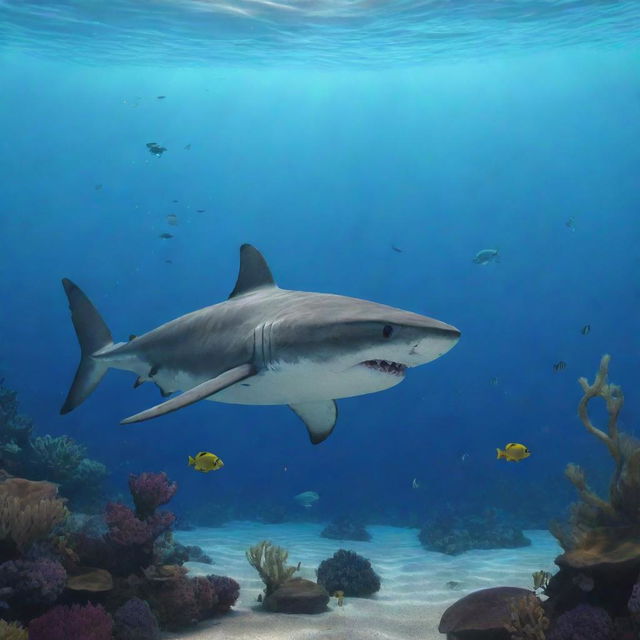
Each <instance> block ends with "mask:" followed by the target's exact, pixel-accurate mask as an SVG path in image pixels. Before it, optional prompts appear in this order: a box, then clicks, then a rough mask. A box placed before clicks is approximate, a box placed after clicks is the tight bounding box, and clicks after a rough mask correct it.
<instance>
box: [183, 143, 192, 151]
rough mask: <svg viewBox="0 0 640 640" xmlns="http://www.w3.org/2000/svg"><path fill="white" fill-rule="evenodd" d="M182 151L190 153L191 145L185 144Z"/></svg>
mask: <svg viewBox="0 0 640 640" xmlns="http://www.w3.org/2000/svg"><path fill="white" fill-rule="evenodd" d="M184 150H185V151H191V143H189V144H185V145H184Z"/></svg>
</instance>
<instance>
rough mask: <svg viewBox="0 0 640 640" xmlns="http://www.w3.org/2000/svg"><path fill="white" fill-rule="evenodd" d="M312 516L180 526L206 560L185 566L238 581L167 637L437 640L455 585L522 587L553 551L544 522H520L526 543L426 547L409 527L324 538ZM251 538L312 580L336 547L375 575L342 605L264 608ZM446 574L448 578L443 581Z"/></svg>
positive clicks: (546, 565) (458, 591)
mask: <svg viewBox="0 0 640 640" xmlns="http://www.w3.org/2000/svg"><path fill="white" fill-rule="evenodd" d="M323 526H324V525H320V524H309V523H305V524H299V523H286V524H276V525H268V524H260V523H256V522H231V523H228V524H227V525H225V526H224V527H220V528H211V529H196V530H194V531H179V532H177V533H176V539H177V540H179V541H180V542H182V543H183V544H197V545H200V546H201V547H202V548H203V549H204V551H205V552H206V553H208V554H209V555H210V556H211V557H212V558H213V559H214V563H215V564H214V565H213V566H211V565H204V564H200V563H196V562H190V563H188V564H187V565H186V566H187V567H189V570H190V575H204V574H206V573H216V574H220V575H228V576H231V577H232V578H235V579H236V580H237V581H238V582H239V583H240V588H241V589H240V598H239V600H238V603H237V605H236V607H235V608H234V610H233V611H232V612H231V613H229V614H227V615H225V616H222V617H220V618H217V619H214V620H211V621H208V622H204V623H201V624H199V625H198V626H197V627H195V628H194V629H193V630H191V631H189V632H186V633H180V634H166V635H165V636H164V637H166V638H176V639H177V638H189V639H193V640H209V639H211V640H214V639H224V640H235V639H236V638H242V639H243V640H410V639H413V638H416V639H418V638H419V639H420V640H443V638H444V636H442V635H441V634H439V633H438V622H439V620H440V616H441V615H442V612H443V611H444V610H445V609H446V608H447V607H448V606H449V605H450V604H452V603H453V602H455V601H456V600H457V599H458V598H460V597H462V596H463V595H465V594H467V593H469V592H471V591H475V590H476V589H482V588H486V587H494V586H501V585H508V586H514V587H526V588H530V587H531V582H532V581H531V574H532V573H533V572H534V571H537V570H539V569H543V570H545V571H553V570H554V564H553V559H554V558H555V557H556V555H558V553H560V548H559V546H558V545H557V543H556V541H555V539H554V538H553V537H552V536H551V535H550V534H549V533H548V532H547V531H527V532H525V533H526V535H527V537H528V538H530V539H531V542H532V545H531V546H529V547H524V548H522V549H504V550H495V551H470V552H468V553H464V554H462V555H459V556H446V555H443V554H440V553H433V552H428V551H425V550H424V549H423V548H422V547H421V546H420V543H419V542H418V530H417V529H401V528H398V527H387V526H368V527H367V529H368V531H369V532H370V533H371V535H372V540H371V542H350V541H346V540H345V541H340V540H328V539H326V538H321V537H320V535H319V534H320V531H321V530H322V528H323ZM260 540H271V541H272V542H273V543H274V544H277V545H280V546H283V547H285V548H286V549H288V550H289V563H290V564H297V563H298V562H301V563H302V567H301V570H300V572H299V573H297V574H296V575H299V576H301V577H303V578H309V579H313V580H315V569H316V568H317V567H318V565H319V564H320V561H321V560H324V559H325V558H328V557H329V556H331V555H333V553H334V552H335V551H337V550H338V549H340V548H344V549H350V550H353V551H355V552H357V553H359V554H361V555H363V556H365V557H366V558H368V559H369V560H371V563H372V565H373V567H374V569H375V570H376V572H377V573H378V574H379V575H380V576H381V578H382V587H381V589H380V591H379V592H378V593H377V594H376V595H375V596H373V597H371V598H347V599H345V603H344V606H343V607H338V606H337V605H336V604H335V599H333V598H332V599H331V601H330V603H329V606H330V610H329V611H328V612H326V613H323V614H318V615H287V614H277V613H268V612H265V611H263V610H262V609H261V608H260V605H259V604H258V602H257V597H258V594H259V593H261V591H262V588H263V584H262V582H261V580H260V578H259V577H258V574H257V573H256V571H255V570H254V569H253V567H251V566H250V565H249V563H248V562H247V560H246V558H245V550H246V549H248V548H249V547H250V546H252V545H254V544H255V543H257V542H260ZM451 581H455V583H456V584H449V585H447V583H451Z"/></svg>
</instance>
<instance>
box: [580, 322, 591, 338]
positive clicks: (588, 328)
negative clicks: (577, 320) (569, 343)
mask: <svg viewBox="0 0 640 640" xmlns="http://www.w3.org/2000/svg"><path fill="white" fill-rule="evenodd" d="M589 331H591V325H590V324H585V325H584V327H582V329H580V333H581V334H582V335H583V336H586V335H587V334H588V333H589Z"/></svg>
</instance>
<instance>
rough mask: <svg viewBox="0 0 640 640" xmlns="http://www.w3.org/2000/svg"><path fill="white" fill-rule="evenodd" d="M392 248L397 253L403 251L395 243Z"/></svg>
mask: <svg viewBox="0 0 640 640" xmlns="http://www.w3.org/2000/svg"><path fill="white" fill-rule="evenodd" d="M391 248H392V249H393V250H394V251H395V252H396V253H402V249H400V247H396V245H395V244H392V245H391Z"/></svg>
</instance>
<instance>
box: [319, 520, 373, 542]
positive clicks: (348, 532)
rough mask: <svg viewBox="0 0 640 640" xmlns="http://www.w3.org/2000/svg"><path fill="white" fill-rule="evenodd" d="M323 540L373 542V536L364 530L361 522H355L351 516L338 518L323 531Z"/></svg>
mask: <svg viewBox="0 0 640 640" xmlns="http://www.w3.org/2000/svg"><path fill="white" fill-rule="evenodd" d="M320 535H321V536H322V537H323V538H331V539H332V540H362V541H369V540H371V534H370V533H369V532H368V531H367V530H366V529H365V528H364V524H363V523H362V522H360V521H359V520H353V519H352V518H350V517H349V516H338V517H336V518H334V519H333V520H331V522H330V523H329V524H328V525H327V526H326V527H325V528H324V529H323V530H322V531H321V533H320Z"/></svg>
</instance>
